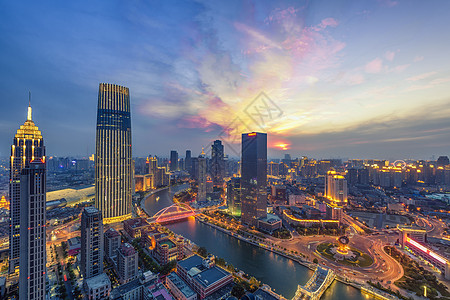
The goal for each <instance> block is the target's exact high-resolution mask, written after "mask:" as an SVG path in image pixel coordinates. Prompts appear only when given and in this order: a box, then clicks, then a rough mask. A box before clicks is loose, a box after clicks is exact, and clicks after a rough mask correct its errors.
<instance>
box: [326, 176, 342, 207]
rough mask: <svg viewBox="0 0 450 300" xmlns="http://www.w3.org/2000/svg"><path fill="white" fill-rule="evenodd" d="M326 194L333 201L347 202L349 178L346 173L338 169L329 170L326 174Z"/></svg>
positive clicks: (338, 202)
mask: <svg viewBox="0 0 450 300" xmlns="http://www.w3.org/2000/svg"><path fill="white" fill-rule="evenodd" d="M324 191H325V193H324V196H325V197H326V198H327V199H328V200H330V202H331V203H334V204H337V205H345V204H347V180H346V179H345V177H344V175H342V174H339V173H337V172H336V171H333V170H332V171H328V172H327V174H326V175H325V189H324Z"/></svg>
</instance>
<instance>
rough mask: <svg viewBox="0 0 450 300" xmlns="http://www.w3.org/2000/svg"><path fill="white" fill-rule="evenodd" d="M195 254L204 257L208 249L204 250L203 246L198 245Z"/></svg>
mask: <svg viewBox="0 0 450 300" xmlns="http://www.w3.org/2000/svg"><path fill="white" fill-rule="evenodd" d="M197 254H198V255H200V256H202V257H206V256H208V250H206V248H205V247H200V248H198V250H197Z"/></svg>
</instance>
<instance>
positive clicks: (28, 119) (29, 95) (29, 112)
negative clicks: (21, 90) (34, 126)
mask: <svg viewBox="0 0 450 300" xmlns="http://www.w3.org/2000/svg"><path fill="white" fill-rule="evenodd" d="M27 121H31V92H28V114H27Z"/></svg>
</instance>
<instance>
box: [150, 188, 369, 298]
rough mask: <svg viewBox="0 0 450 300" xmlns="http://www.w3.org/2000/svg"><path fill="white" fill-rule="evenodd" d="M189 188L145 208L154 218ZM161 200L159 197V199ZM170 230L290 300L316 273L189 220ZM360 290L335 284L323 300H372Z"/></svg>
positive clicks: (166, 194)
mask: <svg viewBox="0 0 450 300" xmlns="http://www.w3.org/2000/svg"><path fill="white" fill-rule="evenodd" d="M186 187H187V185H181V186H175V187H172V188H170V189H167V190H163V191H160V192H157V193H155V194H153V195H151V196H149V197H148V198H147V199H146V200H145V202H144V206H145V209H146V211H147V212H148V213H149V214H151V215H153V214H155V213H156V212H158V211H159V210H161V209H163V208H164V207H167V206H170V205H171V204H172V203H173V202H172V197H173V194H174V193H176V192H177V191H180V190H182V189H185V188H186ZM158 197H159V198H158ZM167 227H168V228H169V229H170V230H172V231H173V232H175V233H177V234H181V235H182V236H184V237H186V238H188V239H189V240H191V241H192V242H194V243H195V244H197V245H199V246H203V247H206V249H207V250H208V251H209V252H210V253H212V254H214V255H216V256H218V257H222V258H224V259H225V260H226V261H227V262H228V263H231V264H232V265H233V266H235V267H237V268H239V269H240V270H242V271H244V272H246V273H247V274H250V275H251V276H254V277H255V278H256V279H258V280H260V281H261V282H263V283H265V284H268V285H270V286H271V287H272V289H273V290H274V291H275V292H277V293H278V294H281V295H283V296H284V297H286V298H288V299H290V298H292V297H293V296H294V294H295V291H296V290H297V285H298V284H305V283H306V282H307V281H308V280H309V278H310V277H311V275H312V274H313V272H312V271H311V270H310V269H308V268H306V267H304V266H302V265H300V264H299V263H297V262H294V261H292V260H290V259H287V258H285V257H283V256H280V255H278V254H274V253H273V252H270V251H267V250H263V249H261V248H259V247H256V246H253V245H250V244H248V243H246V242H243V241H240V240H238V239H236V238H233V237H231V236H229V235H227V234H225V233H223V232H221V231H219V230H217V229H215V228H213V227H211V226H208V225H206V224H203V223H201V222H198V221H196V220H195V219H194V218H189V219H188V220H186V221H182V222H178V223H174V224H169V225H167ZM369 298H370V297H369V296H368V295H363V294H362V293H361V291H359V290H358V289H355V288H353V287H350V286H348V285H345V284H343V283H340V282H337V281H335V282H334V283H333V284H332V285H331V286H330V287H329V288H328V290H327V291H326V292H325V293H324V295H323V296H322V298H321V299H323V300H330V299H342V300H343V299H348V300H362V299H369Z"/></svg>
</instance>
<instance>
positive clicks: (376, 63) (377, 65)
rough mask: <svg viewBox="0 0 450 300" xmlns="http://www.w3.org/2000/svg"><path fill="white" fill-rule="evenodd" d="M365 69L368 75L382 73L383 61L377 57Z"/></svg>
mask: <svg viewBox="0 0 450 300" xmlns="http://www.w3.org/2000/svg"><path fill="white" fill-rule="evenodd" d="M364 69H365V71H366V72H367V73H371V74H375V73H380V72H381V71H382V70H383V61H382V60H381V58H378V57H377V58H375V59H374V60H372V61H370V62H368V63H367V64H366V66H365V68H364Z"/></svg>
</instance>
